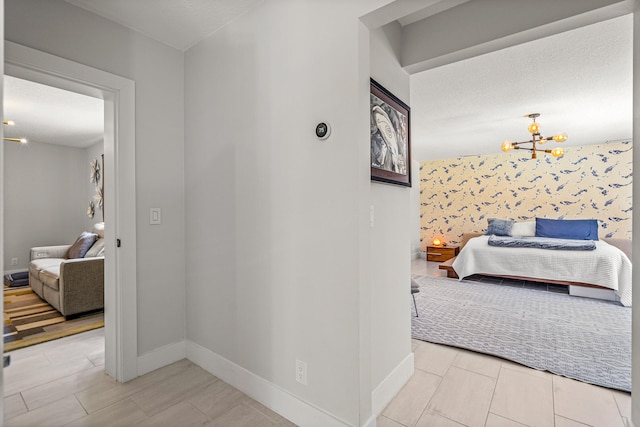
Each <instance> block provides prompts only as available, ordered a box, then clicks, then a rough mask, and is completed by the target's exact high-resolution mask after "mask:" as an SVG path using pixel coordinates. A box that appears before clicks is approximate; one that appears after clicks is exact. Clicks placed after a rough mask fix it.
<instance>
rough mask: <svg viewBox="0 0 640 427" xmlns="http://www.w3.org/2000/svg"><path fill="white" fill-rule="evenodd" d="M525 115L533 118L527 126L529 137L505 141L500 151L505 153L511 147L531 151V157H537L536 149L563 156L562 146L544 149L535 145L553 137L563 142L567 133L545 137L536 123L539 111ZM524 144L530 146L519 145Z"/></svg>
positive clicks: (554, 155) (555, 155) (544, 142)
mask: <svg viewBox="0 0 640 427" xmlns="http://www.w3.org/2000/svg"><path fill="white" fill-rule="evenodd" d="M525 117H529V118H530V119H531V120H533V122H532V123H531V124H530V125H529V128H528V129H529V132H531V139H530V140H529V141H522V142H511V141H505V142H504V143H503V144H502V151H504V152H505V153H506V152H507V151H509V150H511V149H513V150H529V151H531V158H532V159H536V158H538V154H537V153H538V151H541V152H543V153H550V154H551V155H552V156H553V157H562V156H564V148H560V147H556V148H553V149H550V150H545V149H541V148H538V147H537V145H543V144H546V143H547V141H548V140H549V139H553V140H554V141H556V142H564V141H566V140H567V134H566V133H564V132H562V133H558V134H555V135H553V136H552V137H551V138H545V137H544V136H542V135H540V124H539V123H536V118H538V117H540V113H532V114H527V115H525ZM524 144H531V146H530V147H521V145H524Z"/></svg>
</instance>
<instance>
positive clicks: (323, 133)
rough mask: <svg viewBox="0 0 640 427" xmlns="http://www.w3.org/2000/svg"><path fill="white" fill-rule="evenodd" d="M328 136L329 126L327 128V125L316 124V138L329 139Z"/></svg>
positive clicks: (329, 132)
mask: <svg viewBox="0 0 640 427" xmlns="http://www.w3.org/2000/svg"><path fill="white" fill-rule="evenodd" d="M330 134H331V126H329V123H326V122H322V123H318V125H317V126H316V136H317V137H318V139H327V138H329V135H330Z"/></svg>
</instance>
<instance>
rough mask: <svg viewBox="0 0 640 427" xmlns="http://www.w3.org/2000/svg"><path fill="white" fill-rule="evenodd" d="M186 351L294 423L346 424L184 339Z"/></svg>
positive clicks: (312, 425)
mask: <svg viewBox="0 0 640 427" xmlns="http://www.w3.org/2000/svg"><path fill="white" fill-rule="evenodd" d="M186 351H187V359H189V360H190V361H192V362H193V363H195V364H196V365H198V366H200V367H201V368H203V369H205V370H206V371H208V372H210V373H211V374H213V375H215V376H216V377H218V378H220V379H221V380H222V381H224V382H226V383H227V384H230V385H232V386H233V387H235V388H237V389H238V390H240V391H242V392H243V393H245V394H246V395H248V396H249V397H251V398H252V399H254V400H257V401H258V402H260V403H262V404H263V405H264V406H266V407H267V408H269V409H271V410H272V411H274V412H277V413H278V414H280V415H282V416H283V417H285V418H286V419H288V420H290V421H291V422H293V423H295V424H297V425H301V426H310V427H345V426H349V425H350V424H349V423H348V422H346V421H344V420H341V419H339V418H338V417H336V416H334V415H332V414H330V413H328V412H327V411H325V410H323V409H321V408H318V407H317V406H315V405H313V404H311V403H309V402H305V401H304V400H302V399H300V398H299V397H298V396H295V395H293V394H291V393H290V392H288V391H287V390H285V389H283V388H282V387H280V386H278V385H276V384H273V383H272V382H270V381H267V380H265V379H264V378H262V377H260V376H258V375H256V374H254V373H253V372H250V371H248V370H247V369H245V368H243V367H242V366H239V365H237V364H235V363H233V362H232V361H230V360H228V359H225V358H224V357H222V356H220V355H218V354H216V353H214V352H212V351H211V350H209V349H207V348H205V347H202V346H201V345H199V344H197V343H194V342H192V341H189V340H187V345H186ZM374 426H375V424H374Z"/></svg>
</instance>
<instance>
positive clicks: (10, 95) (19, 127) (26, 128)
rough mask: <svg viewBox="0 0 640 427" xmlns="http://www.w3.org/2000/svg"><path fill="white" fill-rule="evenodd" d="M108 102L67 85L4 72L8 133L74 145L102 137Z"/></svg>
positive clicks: (89, 142) (92, 141)
mask: <svg viewBox="0 0 640 427" xmlns="http://www.w3.org/2000/svg"><path fill="white" fill-rule="evenodd" d="M103 111H104V102H103V101H102V100H101V99H97V98H92V97H89V96H86V95H81V94H78V93H74V92H69V91H66V90H63V89H58V88H54V87H51V86H46V85H42V84H39V83H34V82H31V81H27V80H22V79H18V78H15V77H11V76H4V117H5V120H12V121H14V122H15V126H4V133H5V137H11V138H27V140H28V141H30V142H42V143H48V144H56V145H67V146H71V147H88V146H90V145H93V144H95V143H96V142H98V141H100V140H102V137H103V133H104V114H103Z"/></svg>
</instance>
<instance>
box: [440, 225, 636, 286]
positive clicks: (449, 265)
mask: <svg viewBox="0 0 640 427" xmlns="http://www.w3.org/2000/svg"><path fill="white" fill-rule="evenodd" d="M478 236H482V233H465V234H463V235H462V241H461V242H460V250H462V248H464V246H465V245H466V244H467V242H468V241H469V239H472V238H474V237H478ZM602 240H604V241H605V242H607V243H609V244H610V245H613V246H615V247H616V248H618V249H620V250H621V251H622V252H624V253H625V255H627V257H628V258H629V259H631V240H624V239H602ZM455 259H456V257H453V258H451V259H449V260H447V261H445V262H443V263H441V264H440V265H438V268H439V269H440V270H445V271H446V272H447V277H450V278H452V279H458V274H457V273H456V272H455V270H454V269H453V261H455ZM478 274H481V273H478ZM485 276H491V277H502V278H505V279H516V280H527V281H529V282H540V283H553V284H554V285H565V286H582V287H585V288H596V289H606V290H609V291H610V290H611V289H610V288H606V287H604V286H598V285H592V284H590V283H581V282H567V281H564V280H548V279H536V278H534V277H522V276H500V275H496V274H485Z"/></svg>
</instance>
